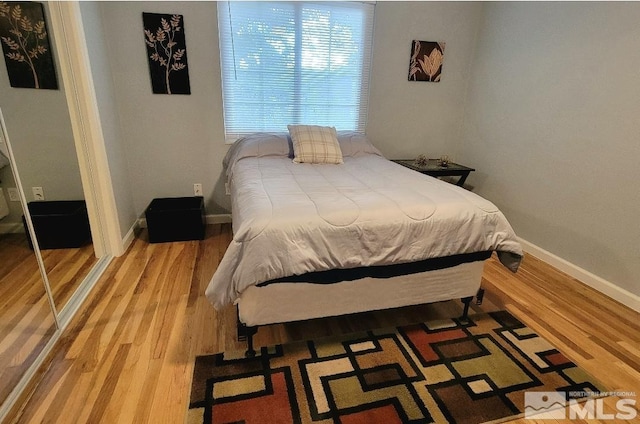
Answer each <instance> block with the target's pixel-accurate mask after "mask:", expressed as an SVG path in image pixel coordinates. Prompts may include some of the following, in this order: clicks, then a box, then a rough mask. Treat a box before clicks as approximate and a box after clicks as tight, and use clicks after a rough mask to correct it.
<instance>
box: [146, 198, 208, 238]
mask: <svg viewBox="0 0 640 424" xmlns="http://www.w3.org/2000/svg"><path fill="white" fill-rule="evenodd" d="M145 216H146V217H147V229H148V230H149V242H150V243H163V242H167V241H183V240H203V239H204V229H205V213H204V198H202V197H169V198H160V199H153V200H152V201H151V203H150V204H149V207H147V210H146V211H145Z"/></svg>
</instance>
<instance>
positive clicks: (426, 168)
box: [392, 159, 475, 187]
mask: <svg viewBox="0 0 640 424" xmlns="http://www.w3.org/2000/svg"><path fill="white" fill-rule="evenodd" d="M392 162H395V163H397V164H399V165H402V166H404V167H406V168H409V169H413V170H414V171H417V172H420V173H422V174H427V175H431V176H432V177H460V178H459V179H458V182H457V183H456V185H458V186H460V187H462V186H463V184H464V182H465V181H466V180H467V177H468V176H469V173H471V171H475V169H473V168H468V167H466V166H463V165H460V164H457V163H453V162H449V164H448V165H447V166H440V165H438V159H429V160H428V161H427V164H426V165H418V164H417V163H416V161H415V160H413V159H395V160H392Z"/></svg>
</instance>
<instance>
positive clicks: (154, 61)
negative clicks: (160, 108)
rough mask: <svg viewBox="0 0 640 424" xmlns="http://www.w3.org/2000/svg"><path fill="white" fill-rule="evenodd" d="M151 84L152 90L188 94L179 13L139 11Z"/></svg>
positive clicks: (162, 92) (182, 23) (187, 74)
mask: <svg viewBox="0 0 640 424" xmlns="http://www.w3.org/2000/svg"><path fill="white" fill-rule="evenodd" d="M142 21H143V24H144V37H145V38H144V41H145V43H146V44H147V56H148V60H149V72H150V74H151V87H152V89H153V92H154V93H155V94H191V87H190V85H189V68H188V66H187V46H186V41H185V36H184V19H183V16H182V15H166V14H161V13H143V14H142Z"/></svg>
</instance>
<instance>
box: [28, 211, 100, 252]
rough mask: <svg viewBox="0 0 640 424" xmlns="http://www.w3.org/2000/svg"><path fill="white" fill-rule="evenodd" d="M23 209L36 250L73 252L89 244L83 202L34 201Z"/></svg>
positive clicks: (87, 219)
mask: <svg viewBox="0 0 640 424" xmlns="http://www.w3.org/2000/svg"><path fill="white" fill-rule="evenodd" d="M27 206H28V208H29V215H30V216H31V222H33V229H34V231H35V233H36V238H37V239H38V246H40V249H67V248H76V247H81V246H83V245H85V244H87V243H89V242H90V241H91V228H90V226H89V216H88V215H87V205H86V203H85V201H84V200H56V201H36V202H29V204H28V205H27ZM25 227H26V225H25ZM27 234H28V232H27ZM29 245H31V240H29Z"/></svg>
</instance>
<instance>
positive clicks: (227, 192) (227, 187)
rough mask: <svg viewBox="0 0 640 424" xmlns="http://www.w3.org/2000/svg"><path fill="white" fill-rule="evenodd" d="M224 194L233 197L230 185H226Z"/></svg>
mask: <svg viewBox="0 0 640 424" xmlns="http://www.w3.org/2000/svg"><path fill="white" fill-rule="evenodd" d="M224 194H226V195H227V196H231V190H229V183H224Z"/></svg>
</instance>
